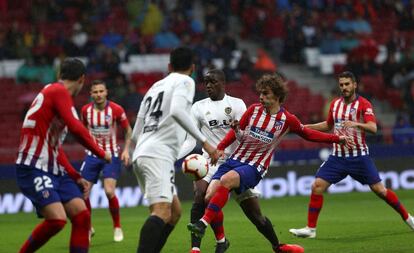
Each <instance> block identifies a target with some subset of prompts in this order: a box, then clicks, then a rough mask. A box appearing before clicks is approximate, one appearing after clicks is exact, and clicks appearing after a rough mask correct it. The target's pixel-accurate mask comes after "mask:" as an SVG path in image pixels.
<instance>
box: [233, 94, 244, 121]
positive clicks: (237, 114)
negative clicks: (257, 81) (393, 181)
mask: <svg viewBox="0 0 414 253" xmlns="http://www.w3.org/2000/svg"><path fill="white" fill-rule="evenodd" d="M238 102H239V103H237V107H236V112H235V114H234V116H235V118H236V119H237V120H240V119H241V117H242V116H243V113H244V112H245V111H246V104H245V103H244V101H243V100H241V99H240V100H239V101H238Z"/></svg>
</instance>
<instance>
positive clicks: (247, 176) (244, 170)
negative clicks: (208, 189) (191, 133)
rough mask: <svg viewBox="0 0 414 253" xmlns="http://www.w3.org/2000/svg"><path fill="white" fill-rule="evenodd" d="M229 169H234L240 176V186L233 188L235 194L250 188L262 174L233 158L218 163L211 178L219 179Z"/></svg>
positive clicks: (258, 180)
mask: <svg viewBox="0 0 414 253" xmlns="http://www.w3.org/2000/svg"><path fill="white" fill-rule="evenodd" d="M231 170H234V171H236V172H237V173H239V176H240V186H239V188H237V189H234V191H235V192H236V193H237V194H241V193H242V192H245V191H246V190H248V189H250V188H252V189H253V188H254V187H255V186H256V185H257V184H258V183H259V182H260V180H262V176H261V175H260V172H259V171H258V169H257V168H256V167H254V166H251V165H249V164H247V163H242V162H240V161H238V160H233V159H227V160H226V162H225V163H223V164H222V165H220V167H218V169H217V172H216V173H215V174H214V175H213V177H212V180H214V179H216V180H220V179H221V177H222V176H223V175H224V174H226V173H227V172H229V171H231Z"/></svg>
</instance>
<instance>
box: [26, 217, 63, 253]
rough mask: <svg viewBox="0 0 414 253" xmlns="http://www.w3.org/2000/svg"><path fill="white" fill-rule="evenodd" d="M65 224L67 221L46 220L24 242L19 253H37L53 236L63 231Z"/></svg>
mask: <svg viewBox="0 0 414 253" xmlns="http://www.w3.org/2000/svg"><path fill="white" fill-rule="evenodd" d="M65 224H66V221H65V220H44V221H43V222H42V223H40V224H39V225H37V226H36V228H35V229H34V230H33V232H32V234H31V235H30V237H29V238H28V239H27V240H26V241H25V242H24V244H23V246H22V247H21V249H20V251H19V253H29V252H35V251H36V250H37V249H39V248H40V247H42V245H44V244H45V243H46V242H47V241H48V240H49V239H50V238H51V237H52V236H54V235H55V234H57V233H58V232H59V231H60V230H62V229H63V227H64V226H65Z"/></svg>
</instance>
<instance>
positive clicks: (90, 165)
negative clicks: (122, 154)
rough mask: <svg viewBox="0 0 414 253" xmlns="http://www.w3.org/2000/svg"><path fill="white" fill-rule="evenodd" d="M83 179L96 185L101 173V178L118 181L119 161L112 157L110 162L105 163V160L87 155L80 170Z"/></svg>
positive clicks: (119, 172)
mask: <svg viewBox="0 0 414 253" xmlns="http://www.w3.org/2000/svg"><path fill="white" fill-rule="evenodd" d="M80 171H81V175H82V177H83V178H85V179H86V180H88V181H89V182H92V183H94V184H96V182H98V179H99V175H100V173H101V171H102V176H103V178H113V179H115V180H118V178H119V175H120V174H121V160H120V159H119V158H118V157H112V162H111V163H107V162H106V161H105V160H103V159H100V158H98V157H96V156H92V155H88V156H86V158H85V161H84V162H83V163H82V166H81V168H80Z"/></svg>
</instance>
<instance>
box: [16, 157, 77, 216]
mask: <svg viewBox="0 0 414 253" xmlns="http://www.w3.org/2000/svg"><path fill="white" fill-rule="evenodd" d="M16 177H17V185H18V186H19V188H20V190H21V191H22V193H23V194H24V195H25V196H26V197H27V198H28V199H30V201H31V202H32V203H33V206H34V207H35V208H36V210H37V214H38V216H39V217H41V215H40V213H39V211H40V209H42V208H43V207H45V206H47V205H49V204H51V203H54V202H62V203H66V202H68V201H70V200H72V199H74V198H82V197H83V196H82V192H81V190H80V189H79V187H78V185H77V184H76V183H75V182H74V181H73V180H72V179H71V178H70V177H69V176H68V175H67V174H66V175H64V176H56V175H53V174H50V173H48V172H45V171H43V170H39V169H37V168H34V167H30V166H26V165H16Z"/></svg>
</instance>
